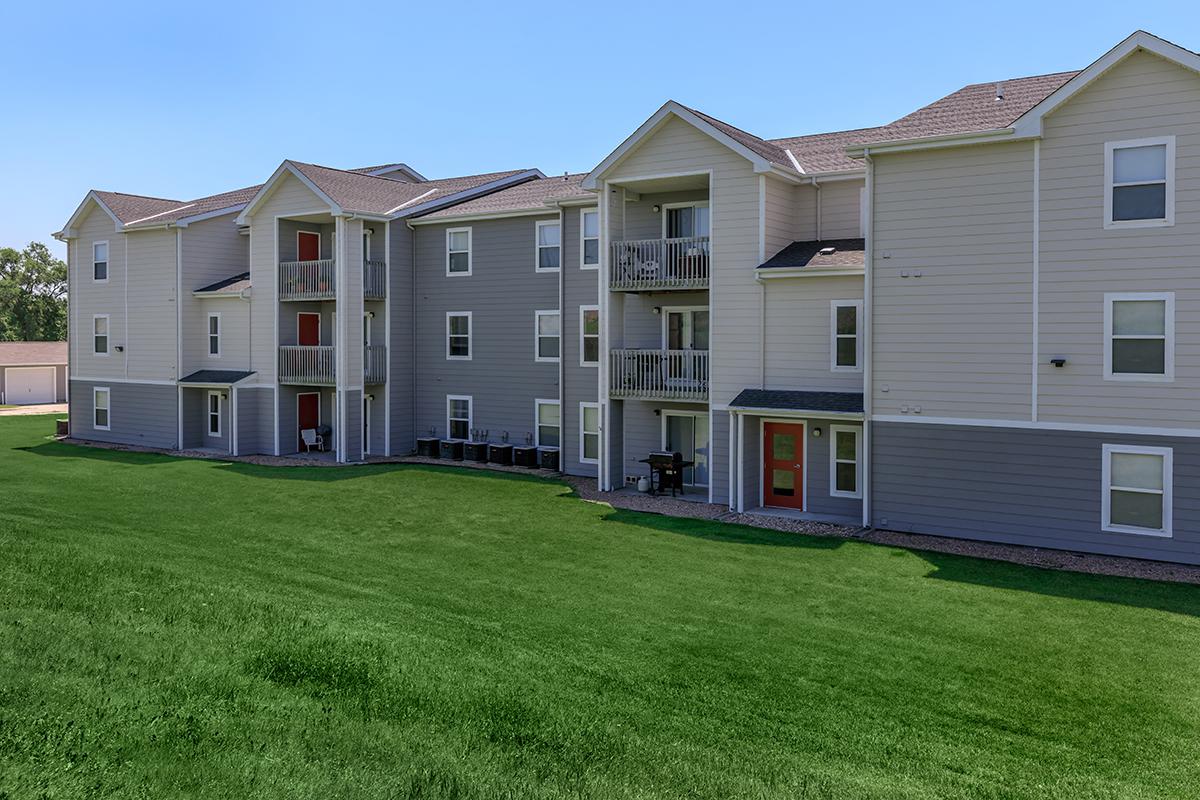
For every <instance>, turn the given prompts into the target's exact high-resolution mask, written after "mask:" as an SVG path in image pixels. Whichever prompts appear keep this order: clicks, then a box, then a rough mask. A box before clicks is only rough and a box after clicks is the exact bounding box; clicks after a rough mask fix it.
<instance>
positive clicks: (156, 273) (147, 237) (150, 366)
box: [116, 230, 178, 381]
mask: <svg viewBox="0 0 1200 800" xmlns="http://www.w3.org/2000/svg"><path fill="white" fill-rule="evenodd" d="M125 246H126V248H128V251H129V287H128V298H129V303H128V309H129V318H128V320H129V327H128V334H127V335H126V336H125V341H124V342H122V341H117V342H116V343H117V344H124V345H125V356H126V357H127V360H128V377H129V379H130V380H156V381H162V380H173V379H174V378H176V377H177V375H176V373H175V366H176V361H177V359H178V349H177V341H176V335H175V332H176V328H177V326H178V321H177V319H176V309H175V304H176V297H175V293H176V282H175V264H176V246H175V231H173V230H164V231H142V232H138V233H129V234H126V243H125Z"/></svg>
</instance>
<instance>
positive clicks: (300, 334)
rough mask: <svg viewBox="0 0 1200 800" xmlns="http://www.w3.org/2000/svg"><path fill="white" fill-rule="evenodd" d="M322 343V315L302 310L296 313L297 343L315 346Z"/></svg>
mask: <svg viewBox="0 0 1200 800" xmlns="http://www.w3.org/2000/svg"><path fill="white" fill-rule="evenodd" d="M320 343H321V315H320V314H310V313H307V312H301V313H299V314H297V315H296V344H300V345H308V346H310V347H315V346H317V345H319V344H320Z"/></svg>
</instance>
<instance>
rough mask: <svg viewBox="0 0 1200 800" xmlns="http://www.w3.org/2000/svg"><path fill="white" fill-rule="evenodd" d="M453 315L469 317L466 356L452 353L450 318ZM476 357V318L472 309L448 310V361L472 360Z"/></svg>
mask: <svg viewBox="0 0 1200 800" xmlns="http://www.w3.org/2000/svg"><path fill="white" fill-rule="evenodd" d="M451 317H466V318H467V354H466V355H465V356H452V355H450V318H451ZM474 357H475V320H474V317H473V315H472V314H471V312H470V311H447V312H446V360H447V361H470V360H472V359H473V358H474Z"/></svg>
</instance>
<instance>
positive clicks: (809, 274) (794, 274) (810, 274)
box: [754, 267, 866, 281]
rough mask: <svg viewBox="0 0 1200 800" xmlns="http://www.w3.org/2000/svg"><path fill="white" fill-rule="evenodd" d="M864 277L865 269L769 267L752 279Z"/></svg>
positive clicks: (761, 270)
mask: <svg viewBox="0 0 1200 800" xmlns="http://www.w3.org/2000/svg"><path fill="white" fill-rule="evenodd" d="M865 275H866V267H847V268H845V269H818V270H814V269H812V268H811V267H769V268H767V269H760V270H758V272H757V273H756V274H755V276H754V278H755V280H759V281H770V280H779V279H780V278H841V277H847V276H850V277H858V278H862V277H864V276H865Z"/></svg>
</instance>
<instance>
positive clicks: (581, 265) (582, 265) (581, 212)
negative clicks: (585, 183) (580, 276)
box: [560, 208, 600, 269]
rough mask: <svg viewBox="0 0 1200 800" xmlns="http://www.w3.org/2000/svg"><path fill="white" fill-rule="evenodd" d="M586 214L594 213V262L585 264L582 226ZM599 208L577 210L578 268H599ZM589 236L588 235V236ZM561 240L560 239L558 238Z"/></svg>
mask: <svg viewBox="0 0 1200 800" xmlns="http://www.w3.org/2000/svg"><path fill="white" fill-rule="evenodd" d="M588 214H595V215H596V233H597V235H596V237H595V239H596V263H595V264H585V263H584V261H583V243H584V241H585V240H584V235H583V231H584V227H583V218H584V217H585V216H587V215H588ZM599 233H600V209H599V208H581V209H580V210H579V268H580V269H600V236H599ZM589 238H590V237H589ZM560 241H561V240H560Z"/></svg>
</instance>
